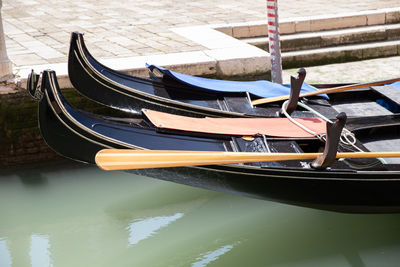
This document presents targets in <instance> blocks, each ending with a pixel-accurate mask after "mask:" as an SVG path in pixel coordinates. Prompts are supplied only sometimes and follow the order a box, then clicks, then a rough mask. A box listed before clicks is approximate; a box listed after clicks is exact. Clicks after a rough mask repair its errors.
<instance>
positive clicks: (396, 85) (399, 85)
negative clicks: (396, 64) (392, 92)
mask: <svg viewBox="0 0 400 267" xmlns="http://www.w3.org/2000/svg"><path fill="white" fill-rule="evenodd" d="M387 85H390V86H392V87H394V88H396V89H397V90H400V81H399V82H395V83H392V84H387Z"/></svg>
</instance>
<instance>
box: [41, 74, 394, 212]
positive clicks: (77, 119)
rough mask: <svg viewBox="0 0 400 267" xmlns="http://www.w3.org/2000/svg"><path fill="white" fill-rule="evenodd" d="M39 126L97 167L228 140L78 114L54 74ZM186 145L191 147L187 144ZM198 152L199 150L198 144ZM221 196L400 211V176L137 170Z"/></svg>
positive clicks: (57, 144) (246, 168)
mask: <svg viewBox="0 0 400 267" xmlns="http://www.w3.org/2000/svg"><path fill="white" fill-rule="evenodd" d="M42 90H43V91H44V97H43V99H42V101H41V102H40V104H39V125H40V129H41V132H42V135H43V137H44V139H45V140H46V142H47V143H48V145H49V146H50V147H52V148H53V149H54V150H55V151H56V152H58V153H60V154H61V155H63V156H65V157H68V158H71V159H74V160H78V161H82V162H86V163H93V161H94V155H95V154H96V152H97V151H99V150H100V149H102V148H106V147H113V148H132V149H154V148H157V149H187V148H188V147H190V149H193V150H197V149H199V148H202V150H219V149H221V148H220V147H221V144H223V142H224V141H221V140H205V139H202V138H192V137H181V136H175V135H163V134H161V133H155V132H154V131H151V130H149V129H148V128H141V127H140V126H135V125H130V126H129V125H121V124H118V123H112V122H109V121H106V120H102V119H101V117H96V116H95V115H91V116H88V115H86V114H82V113H79V112H77V111H76V110H74V109H73V108H72V107H71V106H70V105H69V104H68V102H67V101H66V99H64V98H63V97H62V95H61V92H60V91H59V88H58V85H57V81H56V76H55V73H54V72H49V71H45V72H44V76H43V78H42ZM185 142H187V143H186V144H185ZM195 144H197V145H198V147H196V145H195ZM129 172H130V173H134V174H138V175H144V176H149V177H154V178H157V179H161V180H167V181H171V182H175V183H179V184H185V185H190V186H195V187H200V188H205V189H210V190H215V191H220V192H226V193H232V194H238V195H243V196H247V197H253V198H259V199H264V200H272V201H278V202H282V203H287V204H292V205H298V206H304V207H311V208H317V209H324V210H332V211H340V212H353V213H354V212H355V213H388V212H400V194H398V192H399V190H400V175H399V172H390V171H337V170H322V171H318V170H313V169H301V168H282V167H278V168H274V167H263V168H260V167H258V166H250V165H215V166H214V165H213V166H203V167H182V168H162V169H147V170H131V171H129Z"/></svg>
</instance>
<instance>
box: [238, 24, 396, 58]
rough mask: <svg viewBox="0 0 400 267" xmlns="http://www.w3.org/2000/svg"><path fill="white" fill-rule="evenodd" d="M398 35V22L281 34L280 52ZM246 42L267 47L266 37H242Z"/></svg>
mask: <svg viewBox="0 0 400 267" xmlns="http://www.w3.org/2000/svg"><path fill="white" fill-rule="evenodd" d="M399 37H400V23H399V24H389V25H376V26H364V27H357V28H349V29H340V30H329V31H322V32H307V33H296V34H288V35H282V36H281V49H282V52H283V53H284V52H290V51H299V50H307V49H318V48H323V47H333V46H340V45H352V44H361V43H366V42H383V41H391V40H397V39H399ZM243 41H245V42H246V43H248V44H251V45H255V46H257V47H259V48H261V49H263V50H267V49H268V37H258V38H257V37H255V38H248V39H243Z"/></svg>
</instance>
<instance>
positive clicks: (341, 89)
mask: <svg viewBox="0 0 400 267" xmlns="http://www.w3.org/2000/svg"><path fill="white" fill-rule="evenodd" d="M398 81H400V78H396V79H390V80H385V81H378V82H372V83H360V84H352V85H345V86H339V87H333V88H327V89H321V90H316V91H312V92H307V93H302V94H300V96H299V97H307V96H313V95H320V94H330V93H338V92H344V91H348V90H353V89H359V88H363V87H369V86H378V85H384V84H388V83H394V82H398ZM287 99H289V95H283V96H275V97H268V98H260V99H257V100H254V101H251V104H252V105H253V106H256V105H261V104H267V103H272V102H276V101H283V100H287Z"/></svg>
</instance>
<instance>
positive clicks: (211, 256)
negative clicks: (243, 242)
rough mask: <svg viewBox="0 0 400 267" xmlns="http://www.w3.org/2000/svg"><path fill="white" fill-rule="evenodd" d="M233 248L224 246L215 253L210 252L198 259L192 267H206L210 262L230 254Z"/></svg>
mask: <svg viewBox="0 0 400 267" xmlns="http://www.w3.org/2000/svg"><path fill="white" fill-rule="evenodd" d="M232 248H233V245H227V246H223V247H222V248H219V249H217V250H214V251H209V252H207V253H204V254H203V255H201V257H198V258H197V259H196V260H198V261H196V262H194V263H193V264H192V267H205V266H207V265H208V264H209V263H210V262H213V261H215V260H217V259H218V258H219V257H220V256H222V255H224V254H225V253H227V252H229V251H230V250H231V249H232Z"/></svg>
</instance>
